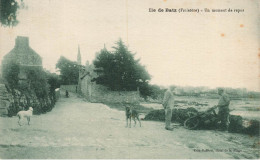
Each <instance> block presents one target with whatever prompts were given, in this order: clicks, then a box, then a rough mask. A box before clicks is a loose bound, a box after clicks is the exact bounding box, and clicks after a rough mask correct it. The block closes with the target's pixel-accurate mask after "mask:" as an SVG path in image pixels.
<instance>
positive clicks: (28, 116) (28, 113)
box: [17, 107, 33, 126]
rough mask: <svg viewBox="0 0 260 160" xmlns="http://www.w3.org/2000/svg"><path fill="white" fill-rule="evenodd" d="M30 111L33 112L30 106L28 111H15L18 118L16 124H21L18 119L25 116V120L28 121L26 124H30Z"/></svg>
mask: <svg viewBox="0 0 260 160" xmlns="http://www.w3.org/2000/svg"><path fill="white" fill-rule="evenodd" d="M32 112H33V108H32V107H29V110H28V111H20V112H18V113H17V116H18V118H19V120H18V124H19V125H20V126H21V123H20V121H21V120H22V119H23V118H27V122H28V125H30V118H31V116H32Z"/></svg>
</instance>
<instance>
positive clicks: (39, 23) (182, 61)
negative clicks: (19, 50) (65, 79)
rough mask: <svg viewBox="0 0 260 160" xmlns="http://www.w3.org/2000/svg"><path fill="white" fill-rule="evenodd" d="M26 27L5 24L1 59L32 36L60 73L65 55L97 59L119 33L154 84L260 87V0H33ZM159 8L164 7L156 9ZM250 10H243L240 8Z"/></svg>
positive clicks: (47, 63)
mask: <svg viewBox="0 0 260 160" xmlns="http://www.w3.org/2000/svg"><path fill="white" fill-rule="evenodd" d="M25 4H26V5H27V6H28V10H20V13H19V16H18V20H19V21H20V23H19V25H18V26H17V27H14V28H3V27H0V35H1V36H0V60H2V58H3V56H4V55H5V54H7V53H8V52H9V51H10V50H11V49H12V48H13V47H14V42H15V38H16V36H18V35H20V36H28V37H29V38H30V46H31V47H32V48H33V49H34V50H35V51H36V52H37V53H39V55H40V56H41V57H42V58H43V65H44V68H46V69H48V70H50V71H55V64H56V62H57V60H58V59H59V57H60V56H61V55H63V56H65V57H67V58H68V59H71V60H76V59H77V50H78V45H80V50H81V55H82V63H83V64H84V63H85V62H86V61H87V60H88V61H90V63H91V62H92V61H93V59H94V58H95V53H96V52H98V51H99V50H100V49H102V48H103V46H104V44H105V45H106V47H107V48H108V49H109V50H112V48H111V47H112V46H114V43H115V41H117V40H118V39H119V38H122V40H123V41H124V42H125V44H127V45H128V47H129V49H130V50H131V51H132V52H133V53H136V58H141V63H142V64H143V65H145V66H146V68H147V70H148V72H149V73H150V74H151V75H152V80H151V83H152V84H158V85H171V84H175V85H181V86H186V85H189V86H209V87H219V86H221V87H234V88H238V87H239V88H248V89H250V90H257V91H259V90H260V88H259V82H260V81H259V80H260V78H259V77H260V74H259V60H260V59H259V55H260V45H259V44H260V41H259V39H260V31H259V28H260V20H259V19H260V15H259V7H260V4H259V2H258V0H247V1H245V0H222V1H219V0H215V1H213V0H211V1H202V0H193V1H189V0H182V1H179V0H142V1H140V0H99V1H93V0H62V1H61V0H44V1H43V0H25ZM149 8H154V9H156V10H157V11H156V12H149ZM159 8H162V9H165V8H175V9H179V8H183V9H200V10H204V9H205V8H208V9H228V8H230V9H232V10H233V12H229V13H227V12H226V13H212V12H210V13H205V12H200V13H190V12H186V13H169V12H158V9H159ZM234 9H241V10H242V9H243V10H244V11H243V12H240V13H237V12H234Z"/></svg>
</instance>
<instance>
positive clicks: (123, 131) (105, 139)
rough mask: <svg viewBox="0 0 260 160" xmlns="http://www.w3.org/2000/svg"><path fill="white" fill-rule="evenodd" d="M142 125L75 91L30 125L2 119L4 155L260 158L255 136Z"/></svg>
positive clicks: (0, 141) (0, 132)
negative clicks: (129, 124) (134, 124)
mask: <svg viewBox="0 0 260 160" xmlns="http://www.w3.org/2000/svg"><path fill="white" fill-rule="evenodd" d="M142 125H143V126H142V127H139V126H137V127H132V128H125V113H124V112H122V111H118V110H114V109H110V108H109V107H107V106H105V105H103V104H98V103H88V102H85V101H83V100H82V99H80V98H77V97H76V96H75V95H71V97H70V98H61V99H60V100H59V101H58V102H57V104H56V106H55V108H54V109H53V110H52V111H51V112H50V113H47V114H43V115H39V116H36V115H34V116H33V117H32V123H31V125H30V126H28V125H23V126H22V127H20V126H18V125H17V118H16V117H12V118H7V117H5V118H3V117H1V118H0V126H1V129H0V137H1V139H0V158H4V159H5V158H52V159H54V158H56V159H61V158H73V159H77V158H211V159H212V158H218V159H219V158H259V150H257V148H253V147H252V146H253V144H254V143H255V142H256V141H257V140H258V139H257V138H256V137H249V136H245V135H240V134H230V133H225V132H217V131H190V130H186V129H184V128H183V127H178V126H177V127H176V128H175V130H174V131H172V132H170V131H166V130H164V124H163V123H161V122H151V121H142ZM194 149H195V150H196V151H195V150H194ZM203 149H204V150H203ZM218 149H219V150H218ZM223 149H228V150H223Z"/></svg>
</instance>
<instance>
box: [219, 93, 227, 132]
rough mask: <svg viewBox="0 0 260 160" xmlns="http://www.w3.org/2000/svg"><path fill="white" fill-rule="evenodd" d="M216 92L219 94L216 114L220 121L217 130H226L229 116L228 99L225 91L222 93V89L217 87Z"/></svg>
mask: <svg viewBox="0 0 260 160" xmlns="http://www.w3.org/2000/svg"><path fill="white" fill-rule="evenodd" d="M218 94H219V95H220V98H219V101H218V105H217V106H218V109H219V112H218V116H219V119H220V121H221V123H220V128H219V130H223V131H226V130H227V129H228V117H229V104H230V99H229V97H228V95H227V94H226V93H224V89H222V88H219V89H218Z"/></svg>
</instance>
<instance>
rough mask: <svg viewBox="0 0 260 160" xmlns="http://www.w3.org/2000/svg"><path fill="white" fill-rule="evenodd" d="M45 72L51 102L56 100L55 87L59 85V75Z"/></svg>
mask: <svg viewBox="0 0 260 160" xmlns="http://www.w3.org/2000/svg"><path fill="white" fill-rule="evenodd" d="M46 73H47V82H48V84H49V86H50V87H49V96H50V98H51V101H52V103H55V102H56V96H55V89H56V88H59V87H60V79H59V76H58V75H57V74H55V73H50V72H48V71H47V72H46Z"/></svg>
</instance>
